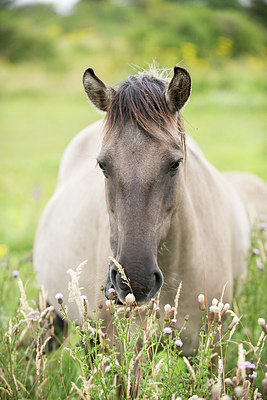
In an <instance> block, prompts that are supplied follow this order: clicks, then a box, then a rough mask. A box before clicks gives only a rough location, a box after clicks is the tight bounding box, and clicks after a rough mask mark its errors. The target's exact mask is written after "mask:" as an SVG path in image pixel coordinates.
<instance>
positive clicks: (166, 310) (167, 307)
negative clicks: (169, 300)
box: [164, 304, 172, 313]
mask: <svg viewBox="0 0 267 400" xmlns="http://www.w3.org/2000/svg"><path fill="white" fill-rule="evenodd" d="M171 309H172V308H171V306H170V304H165V306H164V311H165V313H170V312H171Z"/></svg>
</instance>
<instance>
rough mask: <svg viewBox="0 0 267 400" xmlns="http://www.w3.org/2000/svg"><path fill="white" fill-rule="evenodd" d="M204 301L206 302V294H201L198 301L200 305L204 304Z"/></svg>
mask: <svg viewBox="0 0 267 400" xmlns="http://www.w3.org/2000/svg"><path fill="white" fill-rule="evenodd" d="M204 300H205V297H204V294H199V295H198V301H199V303H204Z"/></svg>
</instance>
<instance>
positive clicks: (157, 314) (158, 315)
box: [155, 307, 160, 319]
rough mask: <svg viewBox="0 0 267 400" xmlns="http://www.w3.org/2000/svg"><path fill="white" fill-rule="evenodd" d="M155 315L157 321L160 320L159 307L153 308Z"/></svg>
mask: <svg viewBox="0 0 267 400" xmlns="http://www.w3.org/2000/svg"><path fill="white" fill-rule="evenodd" d="M155 315H156V318H157V319H160V308H159V307H156V308H155Z"/></svg>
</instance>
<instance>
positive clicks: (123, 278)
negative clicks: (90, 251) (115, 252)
mask: <svg viewBox="0 0 267 400" xmlns="http://www.w3.org/2000/svg"><path fill="white" fill-rule="evenodd" d="M109 259H110V260H111V261H112V262H113V263H114V264H115V265H116V267H117V268H118V271H119V274H120V276H121V278H122V281H123V283H125V284H126V285H127V286H128V287H129V288H130V289H131V286H130V279H128V278H127V276H126V273H125V271H124V268H123V267H122V266H121V265H120V263H119V262H118V261H117V260H116V259H115V258H114V257H111V256H110V257H109Z"/></svg>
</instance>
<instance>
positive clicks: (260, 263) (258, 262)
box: [257, 260, 264, 270]
mask: <svg viewBox="0 0 267 400" xmlns="http://www.w3.org/2000/svg"><path fill="white" fill-rule="evenodd" d="M257 267H258V269H260V270H262V269H263V267H264V264H263V263H262V262H260V261H259V260H257Z"/></svg>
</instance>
